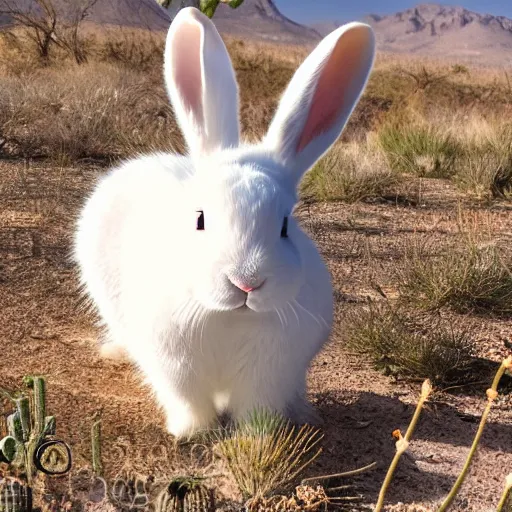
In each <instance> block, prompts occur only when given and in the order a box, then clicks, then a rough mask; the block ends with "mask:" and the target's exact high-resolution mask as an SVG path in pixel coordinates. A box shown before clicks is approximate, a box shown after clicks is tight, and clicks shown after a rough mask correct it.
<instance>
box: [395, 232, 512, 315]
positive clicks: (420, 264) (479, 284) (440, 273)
mask: <svg viewBox="0 0 512 512" xmlns="http://www.w3.org/2000/svg"><path fill="white" fill-rule="evenodd" d="M398 277H399V283H400V284H399V287H400V291H401V294H402V297H403V298H404V299H405V300H407V301H409V302H411V303H414V304H416V305H418V306H420V307H422V308H424V309H428V310H438V309H440V308H443V307H447V308H449V309H451V310H453V311H455V312H457V313H479V314H484V313H490V314H494V315H497V316H509V315H511V314H512V260H511V257H510V254H509V253H508V252H507V251H506V250H504V249H503V248H501V247H499V246H498V245H496V244H494V243H490V242H488V243H479V242H478V241H475V240H471V239H469V238H468V239H466V240H464V242H463V243H462V244H461V245H460V246H459V247H455V248H450V249H447V250H445V251H444V252H442V253H441V254H439V255H437V256H429V255H427V252H426V247H425V246H420V245H418V244H411V246H410V247H408V248H407V250H406V258H405V262H404V264H403V265H402V266H401V268H400V270H399V271H398Z"/></svg>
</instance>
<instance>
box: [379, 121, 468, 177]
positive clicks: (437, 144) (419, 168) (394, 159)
mask: <svg viewBox="0 0 512 512" xmlns="http://www.w3.org/2000/svg"><path fill="white" fill-rule="evenodd" d="M378 140H379V144H380V146H381V148H382V150H383V151H384V153H385V155H386V158H387V160H388V162H389V165H390V167H391V169H393V170H395V171H397V172H401V173H405V174H412V175H416V176H420V177H425V178H450V177H451V176H452V175H453V174H454V172H455V170H454V164H455V160H456V158H457V156H458V155H459V152H460V148H459V145H458V144H457V141H456V140H455V139H454V138H453V137H452V136H451V135H450V134H449V133H447V132H443V131H442V130H440V129H438V128H435V127H433V126H429V125H415V124H409V123H406V122H400V123H399V122H393V123H387V124H384V125H383V126H382V127H381V128H380V130H379V132H378Z"/></svg>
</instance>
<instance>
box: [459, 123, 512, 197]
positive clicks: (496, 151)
mask: <svg viewBox="0 0 512 512" xmlns="http://www.w3.org/2000/svg"><path fill="white" fill-rule="evenodd" d="M459 137H461V138H463V139H465V140H464V144H465V151H464V156H463V158H461V159H460V161H458V162H457V165H456V174H455V177H454V180H455V182H456V183H457V185H458V186H459V188H461V189H462V190H464V191H467V192H469V193H471V194H473V195H475V196H477V197H478V198H481V199H495V198H500V199H510V198H511V197H512V124H511V125H500V124H492V123H488V122H486V121H485V120H480V126H479V127H478V128H477V127H476V126H475V125H474V123H473V129H471V131H469V133H468V132H467V131H466V132H464V131H463V132H462V133H461V134H460V135H459Z"/></svg>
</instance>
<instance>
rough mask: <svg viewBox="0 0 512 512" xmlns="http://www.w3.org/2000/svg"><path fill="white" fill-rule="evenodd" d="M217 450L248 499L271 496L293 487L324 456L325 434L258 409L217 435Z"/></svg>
mask: <svg viewBox="0 0 512 512" xmlns="http://www.w3.org/2000/svg"><path fill="white" fill-rule="evenodd" d="M216 437H217V439H216V441H217V442H216V446H215V448H216V451H217V453H218V454H219V456H220V458H221V459H222V460H223V461H224V462H225V464H226V466H227V467H228V469H229V471H230V472H231V475H232V476H233V479H234V480H235V482H236V484H237V486H238V487H239V489H240V491H241V492H242V494H243V495H244V496H245V497H254V496H268V495H269V494H271V493H272V492H275V491H276V490H279V489H283V488H285V487H286V486H287V485H289V484H290V483H291V482H292V481H293V480H294V479H295V478H296V477H297V476H298V475H299V474H300V473H301V472H302V471H303V470H304V469H305V468H306V467H307V466H308V465H310V464H311V463H312V462H313V461H314V460H315V459H316V458H317V457H318V456H319V455H320V453H321V451H322V450H321V448H320V447H319V446H318V445H319V443H320V441H321V439H322V438H323V435H322V434H320V431H319V430H318V429H317V428H315V427H312V426H310V425H303V426H301V427H296V426H293V425H292V424H291V423H290V422H289V421H287V420H285V419H284V418H282V417H281V416H279V415H276V414H274V413H271V412H267V411H263V410H258V411H255V412H254V413H253V414H251V415H250V416H249V417H248V419H247V420H246V421H243V422H239V423H238V424H237V425H235V426H234V427H233V428H232V429H230V430H228V431H226V432H222V433H220V434H217V436H216Z"/></svg>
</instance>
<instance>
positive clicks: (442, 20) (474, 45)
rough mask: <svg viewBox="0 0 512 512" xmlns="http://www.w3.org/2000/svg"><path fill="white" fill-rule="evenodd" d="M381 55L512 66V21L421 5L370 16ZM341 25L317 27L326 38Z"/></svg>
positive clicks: (366, 19)
mask: <svg viewBox="0 0 512 512" xmlns="http://www.w3.org/2000/svg"><path fill="white" fill-rule="evenodd" d="M361 21H365V22H367V23H369V24H370V25H371V26H372V27H373V29H374V30H375V34H376V37H377V44H378V48H379V50H380V51H384V52H389V53H409V54H420V55H429V56H432V57H448V58H451V59H459V60H465V61H473V62H478V63H484V62H485V63H488V64H498V65H503V64H511V63H512V57H511V55H512V19H509V18H507V17H505V16H494V15H492V14H481V13H477V12H474V11H470V10H469V9H465V8H464V7H460V6H445V5H440V4H436V3H425V4H419V5H416V6H414V7H411V8H410V9H406V10H404V11H399V12H397V13H394V14H390V15H386V16H380V15H375V14H372V15H368V16H365V17H364V18H363V19H362V20H361ZM339 25H340V23H337V22H331V23H327V24H321V25H315V26H314V27H315V28H316V30H317V31H318V32H319V33H321V34H322V35H325V34H326V33H328V32H330V31H331V30H333V29H334V28H336V26H339Z"/></svg>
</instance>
